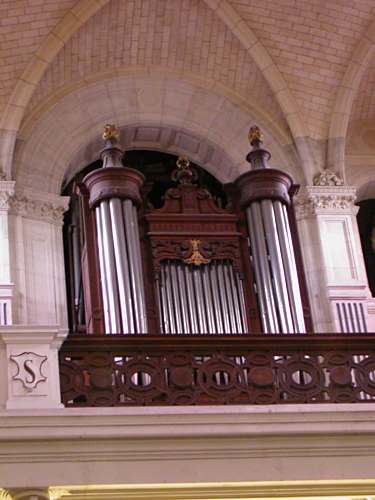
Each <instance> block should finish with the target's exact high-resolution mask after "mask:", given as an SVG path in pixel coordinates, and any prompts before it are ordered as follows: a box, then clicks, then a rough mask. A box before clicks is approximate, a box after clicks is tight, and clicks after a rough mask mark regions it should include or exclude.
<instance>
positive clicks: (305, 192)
mask: <svg viewBox="0 0 375 500" xmlns="http://www.w3.org/2000/svg"><path fill="white" fill-rule="evenodd" d="M355 200H356V188H355V187H352V186H341V185H320V186H306V187H305V188H304V189H302V190H301V192H300V194H299V195H298V196H297V197H296V198H295V200H294V206H295V212H296V217H297V219H304V218H307V217H310V216H313V215H317V214H320V213H343V212H345V213H350V214H354V215H355V214H356V213H357V211H358V207H356V206H355V205H354V202H355Z"/></svg>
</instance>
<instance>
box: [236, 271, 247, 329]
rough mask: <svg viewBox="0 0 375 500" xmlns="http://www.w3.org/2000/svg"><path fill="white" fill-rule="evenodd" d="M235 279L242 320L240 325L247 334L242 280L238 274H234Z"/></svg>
mask: <svg viewBox="0 0 375 500" xmlns="http://www.w3.org/2000/svg"><path fill="white" fill-rule="evenodd" d="M235 279H236V283H237V289H238V294H239V298H240V304H241V308H240V311H241V318H242V324H243V331H244V333H246V332H248V326H247V315H246V302H245V294H244V290H243V284H242V279H241V278H240V275H239V274H238V273H236V274H235Z"/></svg>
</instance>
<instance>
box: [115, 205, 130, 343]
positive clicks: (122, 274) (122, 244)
mask: <svg viewBox="0 0 375 500" xmlns="http://www.w3.org/2000/svg"><path fill="white" fill-rule="evenodd" d="M109 208H110V212H111V221H112V233H113V244H114V250H115V261H116V270H117V280H118V285H119V286H118V287H119V299H120V307H121V319H122V331H123V332H128V333H135V329H134V317H133V308H132V304H131V302H130V301H129V297H130V296H131V287H130V278H129V259H128V252H127V249H126V239H125V232H124V220H123V215H122V207H121V200H119V199H118V198H112V199H111V200H110V202H109Z"/></svg>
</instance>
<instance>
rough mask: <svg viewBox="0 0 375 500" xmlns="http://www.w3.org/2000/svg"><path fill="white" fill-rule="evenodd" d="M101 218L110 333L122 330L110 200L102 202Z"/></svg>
mask: <svg viewBox="0 0 375 500" xmlns="http://www.w3.org/2000/svg"><path fill="white" fill-rule="evenodd" d="M99 209H100V219H101V227H102V231H103V233H102V238H103V256H104V272H105V277H106V280H107V296H108V310H109V322H110V331H109V332H108V333H119V332H121V323H120V307H119V300H118V284H117V275H116V266H115V257H114V248H113V237H112V229H111V219H110V214H109V207H108V201H107V200H104V201H102V202H101V203H100V207H99Z"/></svg>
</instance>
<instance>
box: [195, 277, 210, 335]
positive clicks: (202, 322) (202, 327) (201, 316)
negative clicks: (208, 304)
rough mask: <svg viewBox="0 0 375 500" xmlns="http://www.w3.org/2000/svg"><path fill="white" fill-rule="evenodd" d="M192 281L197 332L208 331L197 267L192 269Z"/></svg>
mask: <svg viewBox="0 0 375 500" xmlns="http://www.w3.org/2000/svg"><path fill="white" fill-rule="evenodd" d="M193 282H194V290H195V296H196V299H197V311H198V323H199V333H208V327H207V320H206V313H205V306H204V299H203V289H202V281H201V272H200V270H199V269H197V268H194V269H193Z"/></svg>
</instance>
